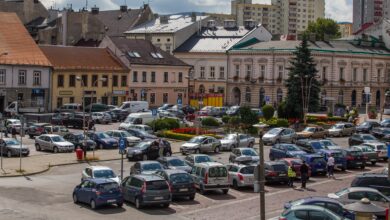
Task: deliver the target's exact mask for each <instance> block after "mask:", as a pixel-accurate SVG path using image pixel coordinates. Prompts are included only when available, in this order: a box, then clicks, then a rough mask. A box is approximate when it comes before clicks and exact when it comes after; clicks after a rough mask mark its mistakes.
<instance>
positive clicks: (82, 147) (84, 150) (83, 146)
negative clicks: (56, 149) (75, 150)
mask: <svg viewBox="0 0 390 220" xmlns="http://www.w3.org/2000/svg"><path fill="white" fill-rule="evenodd" d="M81 149H82V150H83V155H84V160H87V149H88V148H87V145H86V143H85V142H84V141H83V143H82V144H81Z"/></svg>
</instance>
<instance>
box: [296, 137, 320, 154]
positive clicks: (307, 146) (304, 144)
mask: <svg viewBox="0 0 390 220" xmlns="http://www.w3.org/2000/svg"><path fill="white" fill-rule="evenodd" d="M296 145H297V146H298V147H299V148H300V149H301V150H303V151H305V152H306V153H318V152H319V151H320V150H324V149H325V147H324V146H323V144H322V143H321V142H320V141H319V140H309V139H300V140H297V142H296Z"/></svg>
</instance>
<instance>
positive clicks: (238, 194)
mask: <svg viewBox="0 0 390 220" xmlns="http://www.w3.org/2000/svg"><path fill="white" fill-rule="evenodd" d="M229 194H232V195H233V196H236V197H244V196H245V194H244V193H242V192H240V191H237V190H233V189H230V190H229Z"/></svg>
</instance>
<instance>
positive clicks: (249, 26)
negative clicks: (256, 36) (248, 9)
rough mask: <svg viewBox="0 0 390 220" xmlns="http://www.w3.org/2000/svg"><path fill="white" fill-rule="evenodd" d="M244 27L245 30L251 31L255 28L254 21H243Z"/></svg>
mask: <svg viewBox="0 0 390 220" xmlns="http://www.w3.org/2000/svg"><path fill="white" fill-rule="evenodd" d="M244 26H245V28H246V29H248V30H252V29H253V28H254V27H255V26H256V24H255V21H254V20H251V19H250V20H245V21H244Z"/></svg>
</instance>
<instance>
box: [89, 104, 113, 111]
mask: <svg viewBox="0 0 390 220" xmlns="http://www.w3.org/2000/svg"><path fill="white" fill-rule="evenodd" d="M108 110H109V108H108V106H107V105H105V104H102V103H92V104H90V105H88V106H86V107H85V112H106V111H108Z"/></svg>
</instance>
